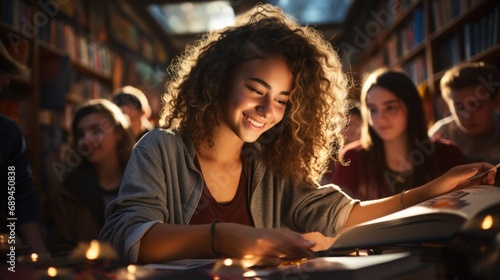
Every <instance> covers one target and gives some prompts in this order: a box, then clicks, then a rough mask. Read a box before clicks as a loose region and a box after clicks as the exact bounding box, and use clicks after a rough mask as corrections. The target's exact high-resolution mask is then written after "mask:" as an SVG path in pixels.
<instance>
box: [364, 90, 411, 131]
mask: <svg viewBox="0 0 500 280" xmlns="http://www.w3.org/2000/svg"><path fill="white" fill-rule="evenodd" d="M366 105H367V108H368V123H369V124H370V126H371V127H372V128H373V129H374V130H375V132H376V133H377V134H378V136H379V137H380V138H382V140H384V141H388V140H394V139H396V138H399V137H402V136H404V135H405V133H406V125H407V109H406V106H405V105H404V104H403V102H401V100H399V99H398V98H397V97H396V96H395V95H394V94H393V93H392V92H391V91H389V90H387V89H385V88H382V87H379V86H374V87H372V88H371V89H370V90H369V91H368V93H367V95H366Z"/></svg>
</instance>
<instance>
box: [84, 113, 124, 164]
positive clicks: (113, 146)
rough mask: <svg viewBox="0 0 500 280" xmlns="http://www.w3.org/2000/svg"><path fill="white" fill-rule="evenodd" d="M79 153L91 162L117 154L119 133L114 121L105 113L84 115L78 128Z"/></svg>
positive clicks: (101, 160) (94, 162)
mask: <svg viewBox="0 0 500 280" xmlns="http://www.w3.org/2000/svg"><path fill="white" fill-rule="evenodd" d="M75 137H76V139H77V147H78V151H79V153H80V154H81V155H82V156H84V157H86V158H87V160H88V161H89V162H90V163H93V164H96V163H100V162H103V161H104V160H105V159H107V158H110V157H116V156H117V141H118V140H119V138H120V137H119V133H118V132H117V131H116V129H115V126H114V124H113V122H111V121H110V120H109V119H108V118H106V117H105V116H104V115H103V114H100V113H94V114H90V115H87V116H85V117H83V118H82V119H81V120H80V122H79V123H78V126H77V130H76V136H75Z"/></svg>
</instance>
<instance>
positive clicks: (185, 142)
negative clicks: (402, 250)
mask: <svg viewBox="0 0 500 280" xmlns="http://www.w3.org/2000/svg"><path fill="white" fill-rule="evenodd" d="M169 73H170V76H171V79H170V80H169V82H168V83H167V87H166V93H165V95H164V97H163V100H164V108H163V111H162V115H161V118H162V128H161V129H157V130H154V131H152V132H150V133H148V134H147V135H145V136H144V137H143V138H142V139H141V140H140V141H139V142H138V143H137V145H136V146H135V148H134V151H133V153H132V156H131V159H130V161H129V164H128V166H127V169H126V171H125V174H124V177H123V180H122V186H121V188H120V194H119V197H118V198H117V199H116V200H115V201H114V202H112V203H111V205H110V206H109V207H108V208H107V220H106V225H105V227H104V228H103V230H102V231H101V235H100V237H101V239H102V240H105V241H108V242H111V243H112V244H113V246H114V247H115V248H116V249H117V250H118V251H119V252H120V254H121V255H122V257H124V258H126V259H128V261H130V262H161V261H166V260H174V259H181V258H206V257H214V256H217V255H219V256H227V257H234V258H242V257H245V256H254V257H256V258H257V259H258V258H260V257H265V258H279V257H281V256H289V257H307V256H311V254H312V252H311V248H313V246H314V244H315V243H314V242H313V241H312V240H310V239H309V237H310V235H307V236H304V235H301V234H300V233H309V232H320V233H321V234H322V235H323V236H333V235H335V234H336V233H337V232H338V231H339V230H341V229H342V228H344V227H346V226H350V225H354V224H356V223H360V222H363V221H367V220H369V219H373V218H376V217H380V216H382V215H385V214H389V213H392V212H395V211H397V210H400V209H401V205H402V203H401V202H402V201H403V196H402V195H401V196H399V195H397V196H394V197H390V198H387V199H384V200H380V201H368V202H360V201H358V200H353V199H351V198H350V197H349V196H347V195H346V194H345V193H343V192H342V191H341V190H340V189H339V188H338V187H336V186H334V185H327V186H323V187H320V186H319V184H318V182H319V180H320V178H321V176H322V175H323V173H324V171H325V170H326V167H327V162H328V158H329V156H330V155H331V154H333V155H337V152H338V151H339V150H340V149H341V148H342V146H343V138H342V135H343V133H342V129H343V127H344V125H345V122H346V117H345V115H346V111H347V101H346V91H347V87H348V79H347V78H346V76H345V75H344V74H343V72H342V69H341V65H340V62H339V58H338V56H337V54H336V52H335V51H334V50H333V48H332V47H331V45H330V44H329V43H328V42H326V41H325V40H324V39H323V38H322V37H321V36H320V34H319V33H318V32H317V31H316V30H314V29H312V28H310V27H302V26H300V25H299V24H297V22H296V21H295V20H294V19H293V18H291V17H289V16H286V15H285V14H284V13H283V12H282V11H281V10H280V9H279V8H277V7H274V6H271V5H259V6H257V7H255V8H254V9H252V10H251V11H250V12H249V13H248V14H247V15H246V16H244V17H242V18H241V19H240V20H239V22H238V23H237V24H236V25H235V26H232V27H228V28H226V29H224V30H221V31H218V32H213V33H210V34H207V35H206V36H204V37H203V38H201V39H200V40H198V41H197V42H195V44H193V45H192V46H189V47H188V48H187V49H186V51H185V53H184V55H183V56H182V57H180V58H179V59H178V60H177V61H175V62H174V64H173V66H172V67H171V68H170V71H169ZM473 167H475V168H476V169H474V170H473V169H472V168H473ZM488 167H491V165H488V164H484V165H470V166H465V167H464V166H462V167H460V168H458V169H460V170H463V171H461V172H450V173H449V174H446V175H444V176H442V177H440V178H438V179H436V180H435V181H433V182H431V183H429V184H427V185H424V186H422V187H420V188H416V189H412V190H410V191H407V192H405V193H403V194H404V205H405V206H409V205H412V204H415V203H418V202H420V201H422V200H425V199H428V198H431V197H433V196H436V195H438V194H442V193H445V192H448V191H450V190H451V189H453V188H454V187H456V185H457V184H458V182H459V181H461V180H464V179H466V178H468V177H470V176H472V175H474V174H475V173H476V172H477V170H478V169H483V168H488ZM460 170H459V171H460ZM490 177H491V176H490ZM490 177H488V178H487V180H492V178H490ZM485 180H486V179H485ZM219 222H220V223H219ZM316 236H317V235H316Z"/></svg>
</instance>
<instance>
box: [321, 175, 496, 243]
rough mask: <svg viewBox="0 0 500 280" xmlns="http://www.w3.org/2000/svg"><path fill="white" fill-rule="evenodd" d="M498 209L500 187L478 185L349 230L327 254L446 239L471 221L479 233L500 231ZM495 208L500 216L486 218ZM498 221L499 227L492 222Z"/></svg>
mask: <svg viewBox="0 0 500 280" xmlns="http://www.w3.org/2000/svg"><path fill="white" fill-rule="evenodd" d="M499 207H500V188H499V187H495V186H486V185H479V186H473V187H468V188H464V189H460V190H456V191H453V192H450V193H447V194H444V195H442V196H438V197H436V198H433V199H430V200H427V201H424V202H422V203H420V204H417V205H414V206H412V207H408V208H407V209H404V210H401V211H399V212H396V213H393V214H390V215H387V216H384V217H381V218H378V219H375V220H371V221H368V222H365V223H362V224H359V225H356V226H353V227H349V228H346V229H345V230H343V231H342V232H340V234H339V235H338V238H337V239H336V240H335V242H334V243H333V244H332V246H331V247H330V249H329V250H328V251H330V252H334V251H337V250H345V249H355V248H360V249H362V248H370V247H373V246H381V245H396V244H410V243H419V242H425V241H441V240H446V239H449V238H451V237H452V236H453V235H454V234H455V233H456V232H458V231H459V230H461V229H462V227H464V225H466V224H467V225H468V224H470V223H469V222H471V221H474V222H475V224H474V226H477V230H478V231H488V230H496V231H498V229H499V226H498V219H499V217H498V215H499V209H500V208H499ZM493 209H495V211H494V212H495V213H496V215H497V216H491V215H487V212H489V211H490V212H491V211H493ZM485 212H486V213H485ZM473 218H479V219H481V220H480V221H479V222H477V221H475V220H476V219H474V220H473ZM495 218H496V221H495V222H496V223H497V224H495V223H493V219H495ZM492 225H493V226H494V228H493V229H492V228H490V227H492ZM481 226H482V227H483V228H482V229H481Z"/></svg>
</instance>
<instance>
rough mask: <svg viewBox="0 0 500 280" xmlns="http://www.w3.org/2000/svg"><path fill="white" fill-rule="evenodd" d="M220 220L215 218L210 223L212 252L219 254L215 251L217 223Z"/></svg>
mask: <svg viewBox="0 0 500 280" xmlns="http://www.w3.org/2000/svg"><path fill="white" fill-rule="evenodd" d="M218 222H219V220H217V219H215V220H213V221H212V223H210V246H211V247H212V253H213V254H214V255H218V254H217V252H216V251H215V240H214V239H215V224H217V223H218Z"/></svg>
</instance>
